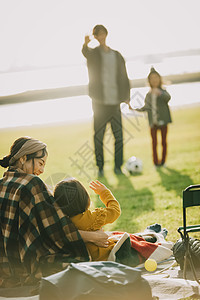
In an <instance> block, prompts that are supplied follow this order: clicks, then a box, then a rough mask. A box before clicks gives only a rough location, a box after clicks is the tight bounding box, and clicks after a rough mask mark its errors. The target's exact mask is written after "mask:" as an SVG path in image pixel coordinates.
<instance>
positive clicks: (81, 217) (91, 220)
mask: <svg viewBox="0 0 200 300" xmlns="http://www.w3.org/2000/svg"><path fill="white" fill-rule="evenodd" d="M90 188H91V189H92V190H93V191H94V192H95V193H96V194H97V195H99V196H100V199H101V201H102V202H103V203H104V204H105V206H106V207H105V208H103V207H101V208H96V209H94V210H90V209H89V206H90V197H89V195H88V193H87V191H86V189H85V188H84V186H83V185H82V184H81V183H80V182H79V181H78V180H76V179H74V178H69V179H66V180H63V181H61V182H59V183H58V184H57V185H56V187H55V190H54V199H55V201H56V202H57V204H58V205H59V207H60V208H61V209H62V211H63V213H64V214H66V215H67V216H69V217H70V219H71V221H72V222H73V223H74V224H75V226H76V227H77V229H79V230H85V231H95V230H99V229H101V228H102V226H103V225H105V224H108V223H113V222H114V221H115V220H116V219H117V218H118V217H119V216H120V213H121V210H120V205H119V202H118V201H117V200H116V199H115V197H114V196H113V194H112V193H111V191H110V190H109V189H108V188H107V187H106V186H105V185H104V184H102V183H101V182H99V181H98V180H96V182H95V181H92V182H91V183H90ZM114 245H115V242H114V241H112V240H110V244H109V246H108V247H107V248H102V247H98V246H96V245H95V244H93V243H86V246H87V249H88V252H89V253H90V255H91V257H92V260H93V261H97V260H98V261H100V260H101V261H102V260H104V261H105V260H107V259H108V256H109V254H110V252H111V250H112V249H113V247H114Z"/></svg>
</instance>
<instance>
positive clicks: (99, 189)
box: [89, 180, 108, 195]
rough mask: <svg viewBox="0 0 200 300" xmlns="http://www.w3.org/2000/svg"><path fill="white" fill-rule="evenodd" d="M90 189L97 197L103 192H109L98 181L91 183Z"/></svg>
mask: <svg viewBox="0 0 200 300" xmlns="http://www.w3.org/2000/svg"><path fill="white" fill-rule="evenodd" d="M89 187H90V188H91V189H92V190H93V191H94V192H95V193H96V194H97V195H100V194H101V193H102V192H103V191H105V190H107V189H108V188H107V187H106V186H105V185H104V184H103V183H101V182H100V181H98V180H96V181H94V180H92V181H91V182H90V185H89Z"/></svg>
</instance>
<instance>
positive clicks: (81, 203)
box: [54, 178, 90, 217]
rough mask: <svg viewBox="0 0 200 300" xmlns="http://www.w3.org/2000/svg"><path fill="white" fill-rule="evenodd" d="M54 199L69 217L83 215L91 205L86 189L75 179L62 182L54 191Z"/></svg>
mask: <svg viewBox="0 0 200 300" xmlns="http://www.w3.org/2000/svg"><path fill="white" fill-rule="evenodd" d="M54 199H55V201H56V202H57V204H58V206H59V207H60V208H61V209H62V211H63V213H64V214H65V215H67V216H69V217H73V216H76V215H78V214H80V213H83V212H84V211H86V209H87V208H88V207H89V205H90V197H89V195H88V193H87V191H86V189H85V188H84V186H83V185H82V184H81V183H80V182H79V181H78V180H76V179H75V178H67V179H65V180H62V181H60V182H59V183H58V184H57V185H56V187H55V189H54Z"/></svg>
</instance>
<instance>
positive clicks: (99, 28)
mask: <svg viewBox="0 0 200 300" xmlns="http://www.w3.org/2000/svg"><path fill="white" fill-rule="evenodd" d="M100 30H102V31H104V32H105V33H106V35H107V34H108V30H107V29H106V27H105V26H103V25H96V26H94V28H93V35H98V33H99V31H100Z"/></svg>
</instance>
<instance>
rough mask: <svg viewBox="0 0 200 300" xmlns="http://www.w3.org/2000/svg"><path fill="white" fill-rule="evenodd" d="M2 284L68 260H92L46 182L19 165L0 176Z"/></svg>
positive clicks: (28, 278) (31, 277)
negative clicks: (18, 167)
mask: <svg viewBox="0 0 200 300" xmlns="http://www.w3.org/2000/svg"><path fill="white" fill-rule="evenodd" d="M0 226H1V227H0V285H1V286H2V287H9V286H16V285H23V284H28V285H30V284H33V283H35V282H36V281H38V280H39V279H40V278H41V276H46V275H49V274H52V273H55V272H57V271H60V270H62V269H64V268H65V267H66V266H67V264H68V263H69V262H80V261H87V260H89V257H88V253H87V250H86V247H85V244H84V242H83V240H82V239H81V237H80V235H79V233H78V231H77V229H76V228H75V226H74V225H73V224H72V222H71V221H70V219H69V218H67V217H66V216H65V215H64V214H63V213H62V211H61V209H60V208H59V207H57V205H56V203H55V202H54V198H53V196H52V195H51V194H50V192H49V191H48V189H47V187H46V185H45V184H44V182H43V181H42V180H41V179H40V178H39V177H37V176H34V175H29V174H26V173H24V172H23V171H22V170H20V169H9V170H8V171H7V172H5V173H4V176H3V178H2V179H1V180H0Z"/></svg>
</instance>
